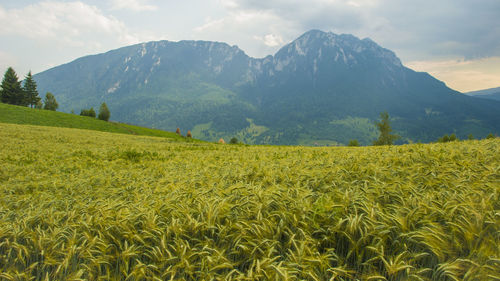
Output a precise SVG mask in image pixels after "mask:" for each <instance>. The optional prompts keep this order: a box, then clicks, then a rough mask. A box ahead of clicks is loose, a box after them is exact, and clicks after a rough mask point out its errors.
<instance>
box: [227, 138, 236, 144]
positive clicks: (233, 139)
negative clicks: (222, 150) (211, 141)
mask: <svg viewBox="0 0 500 281" xmlns="http://www.w3.org/2000/svg"><path fill="white" fill-rule="evenodd" d="M229 143H230V144H238V139H237V138H236V137H233V138H232V139H231V140H229Z"/></svg>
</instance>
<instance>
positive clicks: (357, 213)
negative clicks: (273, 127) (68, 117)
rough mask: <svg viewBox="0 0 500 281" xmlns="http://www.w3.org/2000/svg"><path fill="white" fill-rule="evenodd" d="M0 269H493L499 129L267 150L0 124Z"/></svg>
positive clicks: (155, 274) (332, 274)
mask: <svg viewBox="0 0 500 281" xmlns="http://www.w3.org/2000/svg"><path fill="white" fill-rule="evenodd" d="M0 139H1V140H2V146H1V153H0V163H1V165H0V194H1V196H0V279H2V280H76V279H85V280H498V279H499V278H500V248H499V247H498V245H500V236H499V235H498V234H499V232H500V203H499V202H500V176H499V175H500V171H499V167H500V140H499V139H493V140H482V141H463V142H454V143H447V144H428V145H418V144H416V145H405V146H392V147H358V148H348V147H335V148H310V147H269V146H233V145H216V144H208V143H198V144H194V143H180V142H170V141H169V140H168V139H165V138H155V137H145V136H130V135H124V134H110V133H105V132H95V131H88V130H76V129H66V128H52V127H39V126H27V125H23V126H21V125H12V124H0Z"/></svg>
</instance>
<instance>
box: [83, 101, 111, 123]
mask: <svg viewBox="0 0 500 281" xmlns="http://www.w3.org/2000/svg"><path fill="white" fill-rule="evenodd" d="M80 115H81V116H88V117H92V118H96V116H97V118H98V119H99V120H103V121H109V117H110V116H111V112H110V111H109V108H108V106H107V105H106V103H105V102H103V103H102V104H101V107H100V108H99V114H98V115H96V113H95V110H94V108H93V107H91V108H89V109H82V110H81V111H80Z"/></svg>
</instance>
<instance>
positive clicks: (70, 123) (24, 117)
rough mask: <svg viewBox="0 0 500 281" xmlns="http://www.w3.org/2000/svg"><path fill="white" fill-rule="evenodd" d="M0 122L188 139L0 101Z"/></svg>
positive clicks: (137, 127)
mask: <svg viewBox="0 0 500 281" xmlns="http://www.w3.org/2000/svg"><path fill="white" fill-rule="evenodd" d="M0 123H11V124H27V125H40V126H51V127H63V128H76V129H87V130H95V131H101V132H110V133H121V134H132V135H145V136H155V137H164V138H170V139H174V140H178V141H186V139H185V138H183V137H180V136H178V135H177V134H175V133H174V132H166V131H162V130H156V129H149V128H144V127H139V126H134V125H128V124H122V123H116V122H105V121H101V120H98V119H96V118H91V117H86V116H80V115H75V114H69V113H64V112H55V111H50V110H38V109H32V108H28V107H24V106H15V105H9V104H4V103H0ZM190 141H198V140H190Z"/></svg>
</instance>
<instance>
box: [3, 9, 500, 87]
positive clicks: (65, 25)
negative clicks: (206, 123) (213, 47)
mask: <svg viewBox="0 0 500 281" xmlns="http://www.w3.org/2000/svg"><path fill="white" fill-rule="evenodd" d="M311 29H320V30H323V31H328V32H334V33H337V34H342V33H348V34H353V35H355V36H357V37H359V38H366V37H369V38H371V39H372V40H373V41H375V42H376V43H378V44H379V45H380V46H382V47H384V48H387V49H390V50H392V51H394V52H395V53H396V55H397V56H398V57H399V58H400V59H401V61H402V62H403V64H404V65H405V66H407V67H409V68H411V69H414V70H416V71H425V72H429V73H430V74H431V75H433V76H435V77H436V78H438V79H439V80H441V81H443V82H445V83H446V84H447V85H448V87H450V88H452V89H455V90H457V91H461V92H467V91H473V90H481V89H486V88H493V87H499V86H500V0H474V1H471V0H418V1H415V0H183V1H179V0H88V1H83V0H80V1H76V0H67V1H65V0H39V1H35V0H0V71H2V73H4V72H5V70H6V69H7V67H9V66H11V67H13V68H14V70H15V71H16V72H17V74H18V76H20V78H23V77H24V76H25V75H26V74H27V72H28V71H30V70H31V71H32V72H33V73H38V72H41V71H44V70H47V69H49V68H51V67H54V66H57V65H60V64H64V63H68V62H71V61H73V60H75V59H77V58H79V57H82V56H86V55H91V54H97V53H102V52H106V51H109V50H112V49H116V48H119V47H123V46H127V45H131V44H136V43H141V42H147V41H157V40H170V41H179V40H209V41H220V42H226V43H228V44H230V45H237V46H238V47H240V48H241V49H242V50H243V51H245V52H246V53H247V54H248V55H250V56H252V57H265V56H267V55H272V54H274V53H276V52H277V51H278V50H279V48H281V47H283V46H284V45H286V44H287V43H289V42H291V41H293V40H294V39H296V38H297V37H299V36H300V35H301V34H303V33H305V32H307V31H308V30H311Z"/></svg>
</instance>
